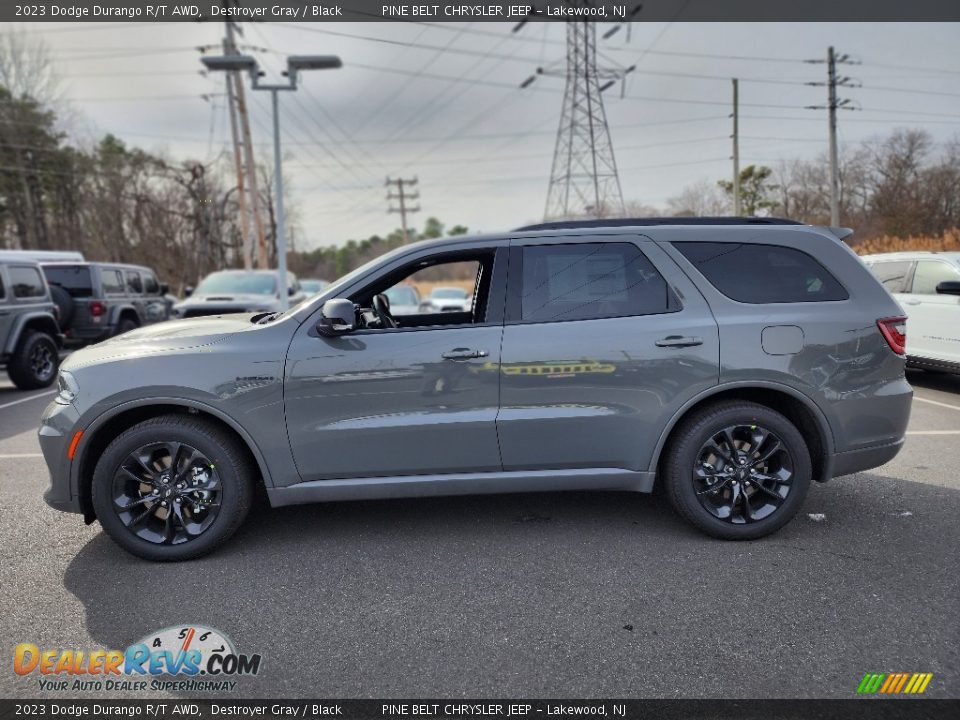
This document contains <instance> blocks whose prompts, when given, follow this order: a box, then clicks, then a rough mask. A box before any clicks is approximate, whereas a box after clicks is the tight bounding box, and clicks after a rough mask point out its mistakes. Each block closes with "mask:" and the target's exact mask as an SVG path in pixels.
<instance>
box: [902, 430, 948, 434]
mask: <svg viewBox="0 0 960 720" xmlns="http://www.w3.org/2000/svg"><path fill="white" fill-rule="evenodd" d="M906 434H907V435H960V430H907V433H906Z"/></svg>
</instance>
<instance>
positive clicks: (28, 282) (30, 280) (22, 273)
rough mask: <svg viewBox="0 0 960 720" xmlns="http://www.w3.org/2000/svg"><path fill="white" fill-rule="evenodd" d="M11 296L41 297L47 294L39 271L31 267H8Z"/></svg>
mask: <svg viewBox="0 0 960 720" xmlns="http://www.w3.org/2000/svg"><path fill="white" fill-rule="evenodd" d="M9 273H10V284H11V285H12V286H13V296H14V297H17V298H33V297H43V296H44V295H46V294H47V291H46V288H45V287H44V284H43V278H41V277H40V271H39V270H37V269H36V268H32V267H22V266H12V267H11V268H10V269H9Z"/></svg>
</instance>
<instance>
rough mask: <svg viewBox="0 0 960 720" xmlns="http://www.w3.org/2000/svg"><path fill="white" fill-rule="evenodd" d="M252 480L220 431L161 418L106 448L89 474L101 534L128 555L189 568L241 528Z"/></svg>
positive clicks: (236, 447)
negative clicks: (184, 562)
mask: <svg viewBox="0 0 960 720" xmlns="http://www.w3.org/2000/svg"><path fill="white" fill-rule="evenodd" d="M253 478H254V470H253V465H252V462H251V460H250V458H249V456H248V454H247V452H246V450H245V448H243V447H242V446H241V444H240V443H239V442H238V441H237V440H236V438H234V437H233V436H232V435H231V434H229V433H228V432H226V431H225V430H224V429H223V428H221V427H219V426H218V425H216V424H214V423H211V422H209V421H207V420H203V419H200V418H193V417H191V416H189V415H165V416H162V417H158V418H153V419H151V420H146V421H144V422H142V423H139V424H138V425H134V426H133V427H132V428H130V429H129V430H127V431H126V432H124V433H123V434H122V435H120V436H119V437H117V439H116V440H114V441H113V442H112V443H110V445H109V447H107V449H106V451H104V453H103V455H102V456H101V457H100V460H99V462H98V463H97V467H96V470H95V471H94V475H93V507H94V509H95V510H96V513H97V519H98V520H99V521H100V525H101V526H102V527H103V529H104V531H105V532H106V533H107V534H108V535H109V536H110V537H111V538H112V539H113V540H114V542H116V543H117V544H118V545H119V546H120V547H122V548H123V549H124V550H126V551H127V552H130V553H132V554H134V555H137V556H138V557H142V558H145V559H147V560H157V561H173V560H190V559H193V558H196V557H200V556H201V555H206V554H207V553H209V552H211V551H213V550H214V548H216V547H217V546H218V545H220V543H222V542H224V541H225V540H227V538H229V537H230V536H231V535H233V533H234V532H235V531H236V530H237V528H238V527H240V524H241V523H242V522H243V520H244V518H245V517H246V515H247V512H248V511H249V509H250V503H251V501H252V498H253Z"/></svg>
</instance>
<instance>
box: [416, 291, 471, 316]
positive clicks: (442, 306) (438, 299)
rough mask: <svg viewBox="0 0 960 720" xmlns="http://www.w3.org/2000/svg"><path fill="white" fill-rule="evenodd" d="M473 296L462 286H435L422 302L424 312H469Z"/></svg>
mask: <svg viewBox="0 0 960 720" xmlns="http://www.w3.org/2000/svg"><path fill="white" fill-rule="evenodd" d="M472 303H473V298H472V297H471V296H470V295H469V294H468V293H467V291H466V290H464V289H463V288H458V287H435V288H433V290H431V291H430V294H429V295H428V296H427V299H426V301H425V302H424V310H425V311H426V312H470V306H471V304H472Z"/></svg>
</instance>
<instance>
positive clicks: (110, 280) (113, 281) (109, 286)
mask: <svg viewBox="0 0 960 720" xmlns="http://www.w3.org/2000/svg"><path fill="white" fill-rule="evenodd" d="M100 282H101V283H103V292H104V294H106V295H122V294H123V278H121V277H120V271H119V270H105V269H104V270H101V271H100Z"/></svg>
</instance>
